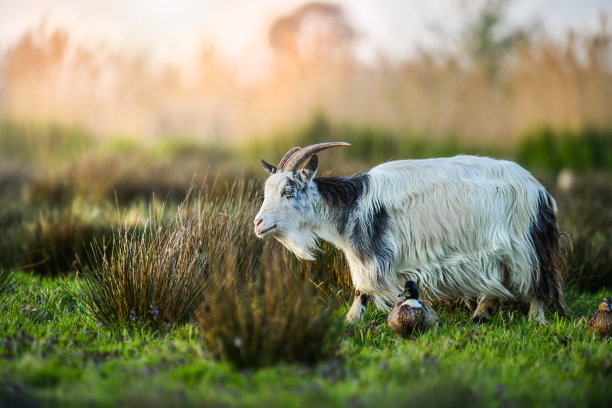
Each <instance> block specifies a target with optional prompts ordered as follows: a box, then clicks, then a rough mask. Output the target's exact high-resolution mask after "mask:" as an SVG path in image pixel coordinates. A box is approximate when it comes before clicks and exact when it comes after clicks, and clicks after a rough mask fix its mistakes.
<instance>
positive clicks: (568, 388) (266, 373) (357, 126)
mask: <svg viewBox="0 0 612 408" xmlns="http://www.w3.org/2000/svg"><path fill="white" fill-rule="evenodd" d="M345 3H346V4H347V6H346V7H347V8H349V6H348V2H345ZM357 3H359V2H357ZM357 3H355V4H357ZM464 3H465V4H464ZM510 3H511V1H505V0H487V1H483V2H459V3H458V4H461V9H465V10H462V12H463V13H465V15H463V16H458V17H460V18H461V19H462V24H461V25H462V27H461V28H459V29H456V30H455V29H453V28H452V27H451V26H452V24H449V25H448V26H449V27H446V26H447V24H446V21H443V23H444V24H442V25H441V26H440V29H441V31H440V32H439V33H436V34H437V35H439V36H442V37H444V38H445V39H446V41H443V42H442V43H441V44H440V46H439V47H436V46H433V45H432V46H431V47H427V48H422V47H420V46H419V45H418V44H413V45H414V48H415V50H414V53H413V54H412V55H408V54H406V56H404V57H398V58H396V59H393V58H389V57H388V56H385V55H384V54H383V53H382V52H381V54H380V55H378V54H377V56H376V57H375V58H374V60H372V61H370V62H367V61H364V60H361V59H360V58H359V57H358V52H357V51H358V48H359V44H360V41H361V39H363V38H364V37H362V33H360V31H359V27H353V26H352V25H351V24H352V23H351V21H352V20H351V19H350V18H348V16H349V14H345V10H344V9H343V8H342V7H341V6H339V5H336V4H327V3H322V2H312V3H305V4H303V5H302V6H300V7H297V8H296V9H295V10H293V11H289V12H288V14H284V15H278V16H276V19H273V17H274V16H270V21H269V23H270V26H269V27H268V31H267V32H266V34H267V35H266V36H265V38H266V39H267V41H268V43H267V44H258V47H259V51H261V50H265V51H266V52H267V53H268V54H269V55H268V57H266V58H267V59H266V61H267V62H262V63H261V64H263V65H261V64H260V65H258V64H257V63H256V61H255V60H254V61H252V62H253V64H252V65H251V64H250V63H249V64H243V63H238V62H235V61H233V60H230V59H228V58H227V57H226V56H225V54H224V53H223V50H221V49H217V48H216V47H215V44H214V43H210V44H209V41H208V39H206V38H203V39H200V40H202V44H208V45H203V46H202V49H201V52H200V54H198V55H197V56H194V57H195V58H193V61H191V62H190V63H189V64H185V65H181V63H179V62H176V61H166V62H161V63H160V62H156V60H155V58H154V57H155V53H154V52H153V50H150V51H149V52H150V54H148V52H147V51H142V52H140V51H135V50H134V49H131V48H129V47H128V46H127V42H128V41H127V40H126V45H125V47H124V48H122V45H121V44H115V45H112V43H109V42H106V41H103V40H100V41H99V40H97V39H96V38H94V37H93V36H91V37H88V35H87V34H83V33H80V32H79V30H75V31H71V27H61V26H59V27H58V26H54V25H53V24H51V23H48V22H47V20H46V18H43V19H42V20H41V23H40V24H39V25H38V26H35V27H33V28H31V29H29V30H28V31H26V32H24V33H23V35H22V36H21V37H19V38H18V39H17V40H16V41H14V43H11V44H8V45H3V47H5V48H3V49H1V50H0V408H2V407H5V406H6V407H21V406H23V407H37V406H95V407H97V406H136V407H138V406H143V407H145V406H146V407H150V406H154V407H156V406H160V407H166V406H218V407H229V406H267V407H292V406H296V407H297V406H317V407H318V406H325V407H327V406H330V407H335V406H351V407H367V406H385V407H386V406H413V407H419V406H422V407H429V406H448V407H450V406H475V407H479V406H482V407H522V406H538V407H540V406H554V407H610V406H612V391H611V390H612V342H611V340H610V338H600V337H599V336H598V335H595V334H593V333H591V332H589V331H587V330H586V319H587V318H588V316H589V315H590V313H591V312H592V311H593V310H594V309H595V308H596V307H597V305H598V304H599V302H601V299H602V297H603V296H604V295H612V34H610V32H609V24H608V19H607V17H606V16H605V15H603V14H602V15H601V18H600V20H599V24H596V25H593V26H592V27H591V26H590V28H588V29H584V30H582V31H580V30H577V31H568V33H567V36H566V37H565V38H562V36H559V35H556V36H549V35H547V34H546V33H545V32H543V31H539V30H538V28H537V27H536V25H537V24H533V26H531V25H530V23H529V22H525V24H524V25H523V26H517V25H515V24H513V23H512V24H511V23H510V21H509V20H508V19H506V18H505V17H506V14H507V13H508V12H509V8H508V7H509V5H510ZM415 4H416V3H415ZM468 5H469V6H468ZM84 7H85V6H84ZM381 7H383V6H381ZM124 8H125V9H126V10H125V12H126V13H129V12H130V11H129V10H128V9H130V10H131V8H130V7H123V6H122V7H118V8H117V10H118V11H119V9H121V11H122V12H123V11H124V10H123V9H124ZM152 8H155V7H154V5H153V7H152ZM247 10H248V9H247ZM156 12H157V13H159V14H160V15H165V13H160V10H157V11H156ZM90 14H91V15H98V14H99V13H97V12H92V13H90ZM141 17H142V18H144V17H146V16H133V18H132V17H131V18H130V20H129V21H132V20H135V19H140V18H141ZM544 17H546V16H544ZM463 20H465V21H463ZM113 21H114V19H113ZM118 21H119V19H118ZM126 21H127V20H126ZM160 21H161V20H160ZM220 21H221V20H220ZM223 21H225V20H223ZM227 21H228V22H231V19H229V20H227ZM232 24H233V25H230V26H229V27H230V28H229V29H228V30H227V31H231V33H232V34H233V30H234V29H239V28H237V26H239V25H240V24H239V23H235V24H234V23H232ZM309 24H310V25H309ZM158 25H163V26H164V27H163V28H165V29H167V27H166V26H165V24H158ZM234 25H235V26H236V27H234ZM142 35H143V36H147V35H148V33H146V32H143V33H142ZM197 40H198V39H194V38H190V39H189V40H188V41H186V43H192V42H194V41H197ZM396 40H397V41H398V42H399V43H400V44H399V45H401V48H402V49H403V48H406V49H408V48H409V47H408V44H401V41H402V39H401V38H397V39H396ZM253 41H256V40H253ZM366 41H367V39H366ZM361 44H362V45H363V43H361ZM177 48H181V47H177ZM257 49H258V48H257V47H254V49H253V50H252V51H253V55H257V54H258V51H257ZM249 51H251V50H249ZM245 61H246V59H245ZM250 62H251V61H250ZM324 141H346V142H349V143H350V144H351V147H349V148H342V149H333V150H330V151H324V152H321V153H320V156H319V162H320V166H319V170H318V174H319V175H322V176H327V175H348V174H352V173H354V172H362V171H365V170H367V169H368V168H370V167H371V166H374V165H376V164H378V163H381V162H384V161H388V160H395V159H418V158H428V157H439V156H451V155H455V154H476V155H481V156H491V157H496V158H503V159H510V160H515V161H517V162H518V163H519V164H521V165H522V166H524V167H525V168H526V169H528V170H529V171H531V172H532V173H533V174H534V175H535V176H536V177H537V178H538V179H539V180H540V181H541V182H542V183H543V184H544V185H545V186H546V187H547V188H548V189H549V190H550V191H551V193H552V194H553V196H554V197H555V199H556V201H557V204H558V210H559V211H558V221H559V225H560V229H561V231H562V233H563V235H562V246H563V251H564V254H565V266H564V280H565V282H564V287H565V293H566V298H567V301H568V304H569V307H570V308H571V310H572V312H573V315H572V316H570V317H569V318H561V317H558V316H557V315H555V314H554V313H552V312H551V311H548V315H547V317H548V319H549V321H550V322H551V324H550V325H547V326H542V325H539V324H535V323H530V322H529V321H528V319H527V317H526V315H525V313H524V312H525V311H524V310H522V309H521V305H517V304H503V305H502V306H501V308H500V310H499V311H498V313H497V314H496V315H495V316H494V318H493V319H492V321H491V323H490V324H487V325H480V326H478V325H474V324H472V323H471V313H470V311H469V310H468V309H467V307H466V306H464V305H463V304H461V303H453V302H445V303H442V302H441V303H437V304H434V305H433V306H434V308H435V309H436V311H437V312H438V314H439V316H440V318H441V324H440V325H439V327H437V328H436V329H435V330H431V331H428V332H426V333H424V334H422V335H421V336H419V337H412V338H409V339H401V338H398V337H396V336H395V335H394V334H393V333H392V332H390V330H389V329H388V328H387V325H386V317H387V316H386V315H385V313H383V312H381V311H377V310H374V308H373V307H372V306H370V307H369V308H368V311H367V312H366V316H365V318H364V319H363V320H362V321H361V322H359V323H357V324H355V325H351V324H348V323H346V322H345V321H344V315H345V314H346V312H347V310H348V308H349V302H350V301H351V295H352V293H353V287H352V282H351V278H350V274H349V270H348V267H347V264H346V260H345V259H344V257H343V255H342V254H341V253H340V252H339V251H338V250H337V249H335V248H334V247H332V246H331V245H329V244H326V243H323V244H322V246H321V248H322V251H321V252H320V253H319V254H318V256H317V260H316V261H315V262H300V261H298V260H297V259H296V257H295V256H293V255H292V254H291V253H289V252H288V251H287V250H285V249H284V248H283V247H282V246H281V245H280V244H279V243H278V242H276V241H262V240H258V239H257V238H256V237H255V235H254V233H253V218H254V216H255V214H256V213H257V211H258V209H259V206H260V205H261V202H262V199H263V183H264V180H265V175H266V173H265V172H264V170H263V169H262V168H261V164H260V159H265V160H266V161H268V162H271V163H277V162H278V160H279V159H280V158H281V157H282V155H283V154H284V153H285V152H286V151H287V150H288V149H290V148H291V147H293V146H305V145H308V144H313V143H318V142H324Z"/></svg>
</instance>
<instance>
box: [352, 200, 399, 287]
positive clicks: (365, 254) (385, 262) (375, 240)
mask: <svg viewBox="0 0 612 408" xmlns="http://www.w3.org/2000/svg"><path fill="white" fill-rule="evenodd" d="M370 217H371V218H370V220H369V222H365V223H364V222H362V221H363V220H360V219H356V220H355V224H354V225H353V229H352V232H351V234H350V235H349V239H350V240H351V243H352V244H353V247H354V248H355V249H356V251H357V255H358V256H359V257H360V258H361V260H362V261H366V260H368V259H372V258H374V259H375V260H376V261H377V262H378V268H379V271H380V272H384V271H386V270H387V269H388V268H389V266H390V265H391V259H392V258H393V252H392V251H391V249H390V248H389V247H388V246H387V243H386V242H385V239H384V233H385V231H386V230H387V225H388V223H389V214H388V213H387V210H386V209H385V207H384V206H382V205H379V206H378V207H377V208H376V209H375V210H374V211H373V213H372V214H371V216H370ZM380 276H381V277H382V274H380Z"/></svg>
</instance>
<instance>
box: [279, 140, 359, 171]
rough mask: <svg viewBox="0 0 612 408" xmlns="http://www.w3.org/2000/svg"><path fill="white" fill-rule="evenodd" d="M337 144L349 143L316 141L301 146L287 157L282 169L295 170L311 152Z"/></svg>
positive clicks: (344, 144) (345, 144)
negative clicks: (315, 142)
mask: <svg viewBox="0 0 612 408" xmlns="http://www.w3.org/2000/svg"><path fill="white" fill-rule="evenodd" d="M338 146H350V144H348V143H345V142H328V143H318V144H313V145H310V146H306V147H303V148H302V149H300V150H299V151H298V152H297V153H294V154H293V155H292V156H291V157H289V158H288V159H287V162H286V163H284V164H285V166H284V168H283V170H286V171H296V170H297V169H298V168H299V167H300V165H301V164H302V163H304V162H305V161H306V160H308V158H309V157H310V156H312V155H313V154H315V153H317V152H320V151H321V150H325V149H330V148H332V147H338ZM292 150H293V149H292ZM279 168H280V167H279Z"/></svg>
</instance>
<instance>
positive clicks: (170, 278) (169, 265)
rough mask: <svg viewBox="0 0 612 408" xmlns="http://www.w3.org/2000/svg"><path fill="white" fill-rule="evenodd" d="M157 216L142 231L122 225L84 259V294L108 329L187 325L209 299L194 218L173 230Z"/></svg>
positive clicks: (173, 226) (204, 261) (177, 222)
mask: <svg viewBox="0 0 612 408" xmlns="http://www.w3.org/2000/svg"><path fill="white" fill-rule="evenodd" d="M152 214H153V215H152V217H151V218H149V219H148V220H147V221H145V222H144V223H143V225H142V227H133V226H132V227H130V226H119V227H117V228H116V229H115V230H114V232H113V234H112V238H111V239H110V242H109V243H108V244H107V243H105V242H103V243H96V244H95V245H93V246H92V251H91V253H90V254H89V256H88V257H87V258H86V259H88V261H87V262H84V261H81V268H80V269H81V272H82V275H81V279H80V280H79V282H80V292H79V296H80V297H81V299H82V301H83V302H84V303H85V304H86V305H87V308H88V310H89V311H90V313H91V314H92V316H93V317H94V318H95V319H96V320H98V321H99V322H100V323H102V324H104V325H107V326H118V325H132V326H145V325H146V326H151V327H154V328H159V327H161V326H162V325H163V324H164V323H171V324H173V323H178V322H183V321H185V320H186V319H187V318H188V317H189V316H190V315H191V313H192V311H193V310H194V308H195V307H197V306H198V305H199V304H200V303H201V302H202V300H203V290H202V279H203V277H204V272H205V271H206V269H207V255H206V254H205V253H202V252H201V251H200V249H201V241H200V240H199V239H197V237H196V238H195V239H194V237H193V235H192V233H193V230H192V229H191V228H189V227H190V226H191V225H192V224H193V219H192V218H189V219H187V220H184V219H181V218H176V219H174V220H173V221H172V222H171V224H170V227H169V228H168V227H166V226H165V225H164V222H163V216H160V217H158V216H157V215H156V212H155V211H152ZM162 215H163V214H162Z"/></svg>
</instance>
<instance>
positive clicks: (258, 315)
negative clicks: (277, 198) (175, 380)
mask: <svg viewBox="0 0 612 408" xmlns="http://www.w3.org/2000/svg"><path fill="white" fill-rule="evenodd" d="M235 249H236V250H239V248H235ZM290 257H292V255H291V254H289V253H288V252H287V251H284V250H282V249H281V248H280V246H279V245H278V244H277V243H274V242H270V243H269V244H268V245H266V248H265V250H264V256H263V257H262V258H261V259H257V258H251V259H250V260H249V262H247V263H245V264H243V265H242V267H237V265H236V264H234V265H228V266H227V267H226V268H223V269H222V270H219V271H218V273H214V274H211V276H210V277H209V279H208V280H207V282H206V293H207V297H206V300H205V303H204V305H203V307H202V308H201V310H200V312H199V315H198V316H199V322H200V325H201V327H202V330H204V332H205V338H206V340H207V343H208V345H209V347H210V348H211V350H213V352H215V353H216V354H217V355H218V356H219V357H220V358H221V359H223V360H225V361H228V362H231V363H232V364H234V365H235V366H237V367H259V366H265V365H270V364H273V363H278V362H299V363H305V364H314V363H315V362H317V361H319V360H320V359H322V358H325V357H326V356H328V355H329V354H330V352H332V351H333V350H334V349H335V347H336V345H337V341H336V340H337V338H338V336H337V335H338V330H336V327H335V326H334V323H335V322H336V320H335V317H334V315H333V311H334V302H333V300H334V298H331V299H330V298H329V297H327V296H326V295H324V294H323V293H322V292H321V291H319V290H318V289H317V287H316V286H315V285H313V283H312V281H310V280H308V279H305V277H304V275H303V274H301V273H299V271H298V270H296V268H294V267H292V260H291V259H290Z"/></svg>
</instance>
